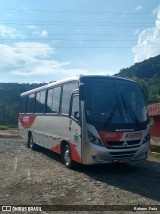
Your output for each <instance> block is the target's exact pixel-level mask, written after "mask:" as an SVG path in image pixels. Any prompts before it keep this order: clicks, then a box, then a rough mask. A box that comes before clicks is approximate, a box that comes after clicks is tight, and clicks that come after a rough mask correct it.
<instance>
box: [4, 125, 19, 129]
mask: <svg viewBox="0 0 160 214" xmlns="http://www.w3.org/2000/svg"><path fill="white" fill-rule="evenodd" d="M17 129H18V127H17V126H4V125H1V126H0V130H17Z"/></svg>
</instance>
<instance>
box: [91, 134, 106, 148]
mask: <svg viewBox="0 0 160 214" xmlns="http://www.w3.org/2000/svg"><path fill="white" fill-rule="evenodd" d="M88 138H89V141H90V142H91V143H93V144H95V145H97V146H104V145H103V143H102V141H101V140H100V139H99V138H97V137H96V136H94V135H93V134H92V133H91V132H88Z"/></svg>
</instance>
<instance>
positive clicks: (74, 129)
mask: <svg viewBox="0 0 160 214" xmlns="http://www.w3.org/2000/svg"><path fill="white" fill-rule="evenodd" d="M79 108H80V107H79V95H78V94H73V95H72V97H71V105H70V121H69V132H70V149H71V155H72V159H73V160H74V161H76V162H79V163H81V126H80V109H79Z"/></svg>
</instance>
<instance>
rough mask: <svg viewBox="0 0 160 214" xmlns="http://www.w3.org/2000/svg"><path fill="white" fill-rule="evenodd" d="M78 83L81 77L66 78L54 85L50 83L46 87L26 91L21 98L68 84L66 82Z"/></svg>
mask: <svg viewBox="0 0 160 214" xmlns="http://www.w3.org/2000/svg"><path fill="white" fill-rule="evenodd" d="M74 80H75V81H76V80H77V81H78V80H79V77H70V78H66V79H63V80H58V81H55V82H52V83H49V84H46V85H43V86H41V87H38V88H35V89H32V90H29V91H26V92H23V93H22V94H21V96H25V95H28V94H32V93H34V92H37V91H40V90H45V89H47V88H51V87H53V86H56V85H60V84H63V83H66V82H70V81H74Z"/></svg>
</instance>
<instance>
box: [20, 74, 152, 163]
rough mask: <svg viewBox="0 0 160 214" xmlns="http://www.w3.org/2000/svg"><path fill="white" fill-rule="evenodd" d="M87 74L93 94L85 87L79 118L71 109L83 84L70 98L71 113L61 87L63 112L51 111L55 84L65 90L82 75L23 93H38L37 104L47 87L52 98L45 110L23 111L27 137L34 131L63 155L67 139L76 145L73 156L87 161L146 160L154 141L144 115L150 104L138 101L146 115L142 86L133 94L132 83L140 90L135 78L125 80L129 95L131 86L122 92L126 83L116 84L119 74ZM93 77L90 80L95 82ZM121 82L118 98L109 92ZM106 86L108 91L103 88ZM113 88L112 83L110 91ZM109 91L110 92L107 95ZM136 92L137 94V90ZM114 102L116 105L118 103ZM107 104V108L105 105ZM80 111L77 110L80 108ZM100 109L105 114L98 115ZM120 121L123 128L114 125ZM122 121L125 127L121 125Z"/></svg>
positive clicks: (22, 125) (40, 140)
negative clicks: (102, 75)
mask: <svg viewBox="0 0 160 214" xmlns="http://www.w3.org/2000/svg"><path fill="white" fill-rule="evenodd" d="M87 78H90V77H82V79H84V83H83V82H81V77H80V78H79V83H80V84H84V85H85V84H86V85H87V84H88V86H89V87H88V86H87V87H88V88H87V87H86V88H85V89H86V90H88V92H87V91H85V90H84V91H83V96H81V97H84V98H85V96H86V100H85V99H84V100H83V99H82V100H79V103H80V104H79V115H80V117H79V119H77V118H76V116H75V118H74V116H73V114H72V113H71V111H72V102H73V97H74V96H75V95H79V93H80V87H79V90H78V91H77V92H76V91H75V92H74V91H72V95H71V97H70V102H69V104H68V105H69V113H68V115H64V114H62V107H61V105H62V93H63V90H61V98H60V100H59V102H60V104H59V110H58V112H57V114H47V112H46V109H47V108H46V106H47V104H46V103H47V99H48V90H49V89H51V88H53V89H54V87H57V85H58V87H59V86H60V87H61V88H62V87H63V85H64V84H65V83H66V84H68V82H72V81H75V80H76V81H78V78H71V79H67V80H62V81H58V82H57V83H52V84H49V85H48V86H47V85H46V86H42V87H40V88H37V89H34V90H31V91H28V92H25V93H23V94H22V95H21V97H25V96H26V97H27V99H28V96H29V95H31V94H32V93H35V98H34V99H35V101H34V105H36V104H35V102H36V96H37V95H36V93H38V92H41V91H43V92H44V90H45V96H46V97H45V103H44V105H45V106H44V108H43V109H44V113H43V114H37V113H34V112H35V110H34V111H33V113H28V114H27V113H25V112H24V113H20V114H19V129H20V134H21V135H22V136H23V137H24V138H25V139H26V140H27V139H28V133H32V135H33V141H34V143H36V144H38V145H40V146H42V147H45V148H47V149H50V150H52V151H54V152H56V153H59V154H61V153H62V150H61V146H62V143H63V142H66V143H68V144H69V146H70V150H71V158H72V160H74V161H76V162H79V163H82V164H99V163H112V162H121V161H122V162H123V161H127V162H129V161H136V160H143V159H146V158H147V156H148V151H149V144H150V134H149V133H150V126H149V122H148V120H147V119H145V120H144V121H143V118H145V116H144V115H145V106H144V104H143V100H142V101H139V100H138V102H139V103H140V104H141V105H142V104H143V106H142V107H143V113H141V112H142V107H141V106H140V107H141V109H140V110H139V109H138V108H139V106H138V105H137V101H136V98H135V94H136V93H137V94H138V93H140V92H139V91H138V90H139V89H138V88H136V86H135V88H136V89H134V90H133V93H132V94H131V93H130V92H131V91H132V87H133V88H134V85H136V84H135V83H134V82H133V81H130V80H125V84H126V85H127V84H128V86H127V87H130V88H129V90H128V92H129V93H130V94H129V93H128V95H126V97H125V90H123V91H122V88H123V84H122V83H121V84H119V83H116V81H118V78H116V77H114V78H113V77H106V76H104V77H100V76H98V77H94V78H93V77H92V76H91V79H89V80H94V81H89V80H87ZM96 78H97V79H96ZM106 79H107V81H108V79H109V80H111V81H108V83H107V84H109V86H108V85H107V87H106V86H105V84H104V83H105V80H106ZM113 79H114V80H116V81H114V80H113ZM99 80H100V81H99ZM101 80H102V84H101ZM120 80H121V79H120ZM87 81H89V83H88V82H87ZM96 81H99V83H96ZM112 82H113V83H114V84H113V83H112ZM115 83H116V84H117V86H119V87H121V92H119V91H118V89H117V88H116V87H117V86H116V87H114V88H115V90H114V94H113V95H115V96H112V95H111V94H109V93H112V88H113V85H114V86H115V85H116V84H115ZM96 84H97V85H96ZM118 84H119V85H118ZM103 86H104V89H105V90H103V88H102V87H103ZM91 87H93V89H94V90H92V89H91ZM105 87H106V88H105ZM108 87H110V89H109V88H108ZM81 88H83V87H81ZM75 89H76V88H75ZM106 91H107V93H108V92H109V93H108V94H106ZM85 92H86V94H85ZM134 92H136V93H135V94H134ZM87 93H88V95H87ZM137 94H136V95H137ZM130 95H132V97H131V98H132V101H134V102H133V104H132V103H131V102H129V98H128V97H127V96H130ZM87 96H88V97H87ZM94 96H95V97H94ZM103 97H104V98H105V99H106V101H107V102H108V103H109V104H107V105H109V106H108V108H107V107H105V102H104V101H105V100H104V99H103ZM136 97H138V96H136ZM112 98H114V99H112ZM142 98H143V97H142V96H141V99H142ZM67 99H68V98H67ZM67 99H66V101H68V100H67ZM111 100H112V101H113V102H114V103H112V102H111ZM135 101H136V102H135ZM26 102H27V101H26ZM87 102H88V103H87ZM89 102H90V103H89ZM100 102H101V104H100ZM139 103H138V104H139ZM111 104H112V105H111ZM27 105H28V104H26V106H27ZM136 105H137V112H140V113H141V114H139V115H140V116H141V117H140V123H139V118H138V116H137V115H138V113H137V114H136V112H134V111H133V110H135V109H136V107H135V106H136ZM47 107H48V106H47ZM101 107H105V108H103V109H101ZM26 108H27V107H26ZM34 109H35V106H34ZM96 110H97V113H96ZM75 113H77V112H76V111H75ZM99 113H100V116H98V114H99ZM142 114H143V115H142ZM146 118H147V117H146ZM115 121H118V123H117V124H118V126H117V127H116V126H115V125H114V123H115ZM112 123H113V124H112ZM121 123H122V124H121ZM121 125H122V128H120V127H121ZM112 127H114V128H112ZM137 127H139V128H137ZM92 137H94V138H95V139H96V140H95V142H96V143H97V142H98V143H99V144H96V143H95V142H94V141H93V139H92Z"/></svg>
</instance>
